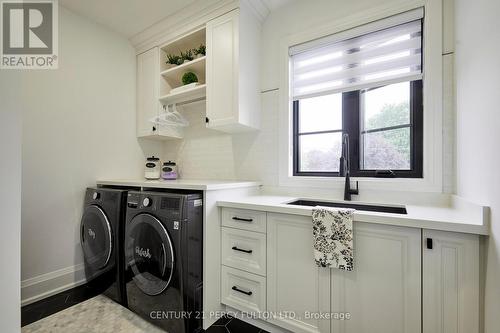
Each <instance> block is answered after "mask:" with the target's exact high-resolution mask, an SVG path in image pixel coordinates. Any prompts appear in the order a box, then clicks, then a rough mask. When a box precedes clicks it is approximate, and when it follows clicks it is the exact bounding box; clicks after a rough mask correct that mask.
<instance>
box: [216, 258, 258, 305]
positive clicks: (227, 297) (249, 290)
mask: <svg viewBox="0 0 500 333" xmlns="http://www.w3.org/2000/svg"><path fill="white" fill-rule="evenodd" d="M221 293H222V295H221V303H223V304H226V305H229V306H231V307H233V308H235V309H237V310H240V311H247V312H261V311H265V310H266V279H265V278H264V277H262V276H259V275H255V274H251V273H247V272H243V271H240V270H237V269H234V268H230V267H226V266H222V286H221Z"/></svg>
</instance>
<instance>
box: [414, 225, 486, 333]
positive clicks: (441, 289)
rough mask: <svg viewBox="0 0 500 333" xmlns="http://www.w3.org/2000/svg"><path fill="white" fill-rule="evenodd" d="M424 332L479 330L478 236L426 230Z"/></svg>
mask: <svg viewBox="0 0 500 333" xmlns="http://www.w3.org/2000/svg"><path fill="white" fill-rule="evenodd" d="M423 309H424V313H423V332H424V333H477V332H478V330H479V236H477V235H469V234H461V233H454V232H444V231H436V230H424V231H423Z"/></svg>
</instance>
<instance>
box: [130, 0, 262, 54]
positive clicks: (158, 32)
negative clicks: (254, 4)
mask: <svg viewBox="0 0 500 333" xmlns="http://www.w3.org/2000/svg"><path fill="white" fill-rule="evenodd" d="M259 1H260V0H259ZM238 7H239V1H235V0H197V1H195V2H193V3H192V4H190V5H189V6H187V7H185V8H183V9H181V10H180V11H178V12H177V13H175V14H173V15H170V16H168V17H166V18H164V19H163V20H161V21H159V22H157V23H155V24H153V25H152V26H150V27H149V28H147V29H145V30H144V31H142V32H140V33H138V34H136V35H134V36H132V37H131V38H129V41H130V43H131V44H132V46H134V48H135V49H136V52H137V54H139V53H142V52H145V51H147V50H149V49H151V48H153V47H155V46H158V45H161V44H165V43H167V42H168V41H169V40H172V39H174V38H176V37H177V36H179V35H182V34H185V33H189V32H190V31H193V30H196V29H197V28H199V27H201V26H203V25H204V24H205V23H206V22H208V21H210V20H211V19H214V18H216V17H218V16H220V15H222V14H225V13H227V12H229V11H231V10H233V9H236V8H238Z"/></svg>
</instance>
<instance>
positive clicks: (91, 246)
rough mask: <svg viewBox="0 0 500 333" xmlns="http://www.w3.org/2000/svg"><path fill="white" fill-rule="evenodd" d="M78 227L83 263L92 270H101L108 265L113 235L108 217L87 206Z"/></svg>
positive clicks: (98, 209)
mask: <svg viewBox="0 0 500 333" xmlns="http://www.w3.org/2000/svg"><path fill="white" fill-rule="evenodd" d="M80 227H81V230H80V241H81V244H82V249H83V256H84V258H85V262H86V263H87V265H89V266H90V267H91V268H92V269H94V270H99V269H102V268H103V267H105V266H106V265H107V264H108V262H109V258H110V257H111V252H112V248H113V233H112V229H111V225H110V224H109V220H108V217H107V216H106V214H105V213H104V211H103V210H102V209H101V208H100V207H98V206H95V205H91V206H88V207H86V208H85V210H84V213H83V217H82V222H81V224H80Z"/></svg>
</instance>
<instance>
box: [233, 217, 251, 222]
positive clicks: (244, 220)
mask: <svg viewBox="0 0 500 333" xmlns="http://www.w3.org/2000/svg"><path fill="white" fill-rule="evenodd" d="M233 220H235V221H243V222H253V219H244V218H242V217H238V216H233Z"/></svg>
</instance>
